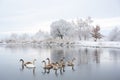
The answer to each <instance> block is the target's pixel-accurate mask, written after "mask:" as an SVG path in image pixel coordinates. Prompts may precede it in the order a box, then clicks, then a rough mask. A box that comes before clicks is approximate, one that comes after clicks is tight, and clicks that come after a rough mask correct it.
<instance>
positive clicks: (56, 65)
mask: <svg viewBox="0 0 120 80" xmlns="http://www.w3.org/2000/svg"><path fill="white" fill-rule="evenodd" d="M74 60H75V58H73V59H71V60H69V61H67V62H65V57H63V58H61V59H60V60H59V61H58V62H51V60H50V58H46V59H45V60H43V61H42V63H43V64H44V65H43V69H44V70H45V72H46V71H47V73H49V72H50V70H51V69H52V70H54V71H55V74H57V71H58V70H60V73H62V72H65V67H66V66H68V67H72V70H74ZM35 61H36V59H34V60H33V61H29V62H25V61H24V60H23V59H20V62H22V67H24V66H25V67H26V68H35V67H36V66H35Z"/></svg>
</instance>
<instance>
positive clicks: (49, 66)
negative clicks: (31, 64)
mask: <svg viewBox="0 0 120 80" xmlns="http://www.w3.org/2000/svg"><path fill="white" fill-rule="evenodd" d="M42 62H43V63H44V67H43V68H44V69H48V70H50V69H52V66H51V65H47V64H46V62H45V60H43V61H42Z"/></svg>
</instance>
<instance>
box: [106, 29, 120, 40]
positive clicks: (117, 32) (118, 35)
mask: <svg viewBox="0 0 120 80" xmlns="http://www.w3.org/2000/svg"><path fill="white" fill-rule="evenodd" d="M108 39H109V40H110V41H120V28H118V27H115V28H113V29H112V31H111V32H110V34H109V37H108Z"/></svg>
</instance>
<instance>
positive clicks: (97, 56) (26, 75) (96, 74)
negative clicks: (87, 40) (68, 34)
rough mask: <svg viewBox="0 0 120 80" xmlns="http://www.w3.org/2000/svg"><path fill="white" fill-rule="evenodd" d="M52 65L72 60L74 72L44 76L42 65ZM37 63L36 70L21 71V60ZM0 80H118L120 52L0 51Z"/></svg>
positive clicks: (19, 49) (3, 49)
mask: <svg viewBox="0 0 120 80" xmlns="http://www.w3.org/2000/svg"><path fill="white" fill-rule="evenodd" d="M47 57H49V58H50V59H51V61H52V62H56V61H59V60H60V59H61V58H62V57H65V61H66V62H67V61H70V60H71V59H72V58H73V57H75V58H76V60H75V62H74V64H75V65H74V70H73V69H72V68H71V67H68V66H66V67H65V72H60V71H59V70H58V72H57V74H56V73H55V71H54V70H50V72H49V73H45V71H44V69H43V66H44V65H43V63H42V61H43V60H45V59H46V58H47ZM21 58H22V59H24V60H25V61H32V60H33V59H37V61H36V64H35V65H36V68H32V69H28V68H26V67H24V69H22V67H21V62H19V60H20V59H21ZM0 80H120V49H106V48H36V47H3V46H1V47H0Z"/></svg>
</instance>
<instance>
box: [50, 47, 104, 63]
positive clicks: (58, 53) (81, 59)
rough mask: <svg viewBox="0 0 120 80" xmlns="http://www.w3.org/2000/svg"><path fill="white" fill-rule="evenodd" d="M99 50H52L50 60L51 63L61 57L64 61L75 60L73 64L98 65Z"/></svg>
mask: <svg viewBox="0 0 120 80" xmlns="http://www.w3.org/2000/svg"><path fill="white" fill-rule="evenodd" d="M101 51H102V50H101V49H100V48H79V49H78V48H77V49H76V48H65V49H53V50H52V51H51V59H52V60H53V61H59V60H60V59H61V58H62V57H65V60H66V61H69V60H71V59H72V58H74V57H75V58H76V61H75V63H76V64H77V65H79V64H88V63H94V61H95V63H100V54H101Z"/></svg>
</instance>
